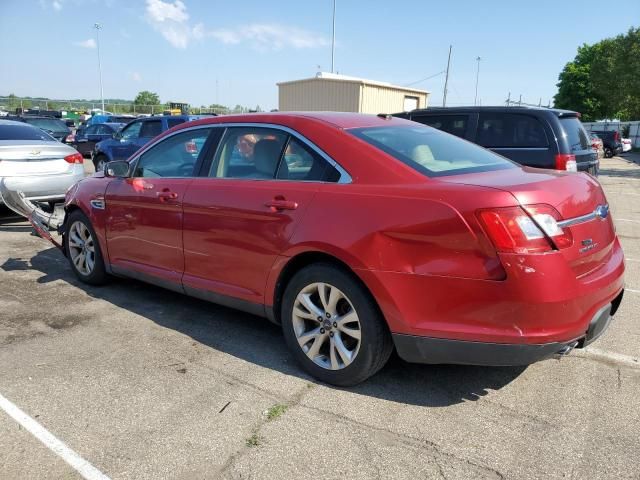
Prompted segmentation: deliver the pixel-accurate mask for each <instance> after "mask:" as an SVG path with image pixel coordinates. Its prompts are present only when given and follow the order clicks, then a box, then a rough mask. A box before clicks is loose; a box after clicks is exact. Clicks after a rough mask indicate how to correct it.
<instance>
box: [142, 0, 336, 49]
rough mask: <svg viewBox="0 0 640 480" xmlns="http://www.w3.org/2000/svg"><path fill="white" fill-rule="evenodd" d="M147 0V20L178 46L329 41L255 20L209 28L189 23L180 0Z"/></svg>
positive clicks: (262, 46) (265, 45)
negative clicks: (208, 41)
mask: <svg viewBox="0 0 640 480" xmlns="http://www.w3.org/2000/svg"><path fill="white" fill-rule="evenodd" d="M146 1H147V8H146V18H147V21H148V22H149V23H150V24H151V25H152V26H153V28H155V29H156V30H157V31H158V32H160V34H161V35H162V36H163V37H164V38H165V39H166V40H167V41H168V42H169V43H170V44H171V45H173V46H174V47H176V48H187V46H188V45H189V43H190V42H191V41H193V40H202V39H204V38H213V39H215V40H217V41H219V42H222V43H224V44H226V45H237V44H240V43H246V44H248V45H250V46H251V47H253V48H255V49H257V50H260V51H264V50H280V49H282V48H285V47H292V48H316V47H323V46H327V45H329V44H330V42H329V40H328V39H326V38H324V37H322V36H320V35H317V34H315V33H312V32H309V31H307V30H303V29H300V28H296V27H290V26H287V25H279V24H260V23H255V24H248V25H241V26H239V27H236V28H219V29H213V30H207V29H206V28H205V26H204V25H203V24H202V23H198V24H196V25H194V26H192V25H191V24H190V22H189V13H188V12H187V7H186V5H185V4H184V2H182V1H181V0H173V1H171V0H169V1H166V2H165V1H163V0H146Z"/></svg>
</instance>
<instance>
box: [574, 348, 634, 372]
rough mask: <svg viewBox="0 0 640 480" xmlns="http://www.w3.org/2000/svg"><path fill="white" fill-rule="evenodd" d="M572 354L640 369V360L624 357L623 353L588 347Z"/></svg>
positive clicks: (576, 350)
mask: <svg viewBox="0 0 640 480" xmlns="http://www.w3.org/2000/svg"><path fill="white" fill-rule="evenodd" d="M571 353H572V354H574V355H576V356H578V357H583V358H593V359H594V360H602V361H606V362H610V363H615V364H617V365H625V366H627V367H633V368H640V360H638V359H637V358H636V357H631V356H629V355H622V354H621V353H613V352H605V351H604V350H599V349H597V348H592V347H587V348H584V349H580V350H578V349H577V348H576V349H575V350H573V352H571Z"/></svg>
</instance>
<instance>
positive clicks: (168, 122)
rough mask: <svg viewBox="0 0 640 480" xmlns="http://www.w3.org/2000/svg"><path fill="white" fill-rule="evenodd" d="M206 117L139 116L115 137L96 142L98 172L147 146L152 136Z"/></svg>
mask: <svg viewBox="0 0 640 480" xmlns="http://www.w3.org/2000/svg"><path fill="white" fill-rule="evenodd" d="M200 118H205V116H202V115H176V116H164V117H144V118H138V119H136V120H134V121H133V122H130V123H128V124H127V125H126V126H125V127H124V128H123V129H122V130H120V131H119V132H117V133H116V134H115V135H114V136H113V138H109V139H107V140H103V141H101V142H99V143H97V144H96V146H95V148H94V150H93V155H92V159H93V164H94V166H95V168H96V172H98V171H101V170H102V169H103V168H104V164H105V163H107V162H113V161H114V160H126V159H127V158H129V157H130V156H131V155H133V154H134V153H135V152H137V151H138V150H140V148H142V147H143V146H145V145H146V144H147V143H148V142H149V141H150V140H151V139H152V138H154V137H157V136H158V135H160V134H161V133H162V132H164V131H166V130H169V129H170V128H173V127H175V126H176V125H179V124H181V123H184V122H190V121H191V120H198V119H200Z"/></svg>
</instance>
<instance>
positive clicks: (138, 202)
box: [105, 128, 211, 286]
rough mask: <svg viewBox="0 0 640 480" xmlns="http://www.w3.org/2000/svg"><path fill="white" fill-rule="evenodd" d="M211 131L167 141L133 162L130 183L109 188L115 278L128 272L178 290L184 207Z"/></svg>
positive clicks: (110, 244)
mask: <svg viewBox="0 0 640 480" xmlns="http://www.w3.org/2000/svg"><path fill="white" fill-rule="evenodd" d="M210 130H211V129H210V128H201V129H196V130H189V131H186V132H182V133H178V134H175V135H172V136H170V137H167V138H165V139H163V140H162V141H160V142H159V143H157V144H156V145H154V146H153V147H151V148H150V149H148V150H147V151H146V152H144V153H143V154H142V155H140V156H139V158H138V159H135V160H134V161H133V162H132V168H133V172H132V174H131V176H130V177H129V178H124V179H115V180H114V181H112V182H111V183H110V184H109V186H108V188H107V192H106V195H105V208H106V211H107V215H106V218H107V224H106V234H107V245H108V250H109V257H110V261H111V264H112V267H114V270H115V271H116V273H117V270H118V269H124V270H127V271H128V272H129V273H131V272H136V273H138V274H140V275H142V276H145V277H149V278H146V279H147V280H149V281H154V280H155V281H156V283H158V282H163V281H166V282H169V283H170V284H173V285H179V284H180V280H181V277H182V273H183V271H184V256H183V251H182V249H183V245H182V221H183V207H182V203H183V199H184V194H185V191H186V189H187V186H188V185H189V184H190V183H191V182H192V181H193V175H194V169H195V165H196V162H197V160H198V157H199V155H200V154H201V153H202V150H203V148H202V146H203V145H204V141H205V140H206V138H207V136H208V135H209V132H210ZM194 146H195V148H194ZM167 286H170V285H167Z"/></svg>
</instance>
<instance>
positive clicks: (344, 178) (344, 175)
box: [129, 122, 353, 184]
mask: <svg viewBox="0 0 640 480" xmlns="http://www.w3.org/2000/svg"><path fill="white" fill-rule="evenodd" d="M216 127H221V128H224V129H225V131H224V132H222V134H223V136H222V137H220V142H219V143H218V146H217V147H216V152H215V154H214V157H213V158H214V159H215V158H216V156H217V154H218V148H220V143H221V142H222V138H223V137H224V134H225V133H226V130H227V129H228V128H231V127H249V128H271V129H275V130H281V131H283V132H285V133H288V134H289V135H291V136H292V137H295V138H296V139H298V140H300V141H301V142H302V143H304V144H305V145H306V146H307V147H309V148H310V149H311V150H313V151H314V152H315V153H317V154H318V155H319V156H320V157H322V158H323V159H324V160H325V161H327V162H328V163H329V164H330V165H331V166H332V167H333V168H335V169H336V170H338V173H339V174H340V178H339V179H338V181H337V182H324V181H319V180H300V182H304V183H330V184H336V183H340V184H346V183H352V181H353V179H352V178H351V175H349V172H347V171H346V170H345V169H344V168H343V167H342V165H340V164H339V163H338V162H336V161H335V160H334V159H333V158H331V157H330V156H329V155H327V154H326V153H325V152H324V151H323V150H322V149H321V148H320V147H318V146H317V145H316V144H314V143H313V142H312V141H311V140H309V139H307V138H306V137H305V136H303V135H301V134H300V133H298V132H297V131H295V130H293V129H291V128H289V127H285V126H284V125H277V124H274V123H256V122H246V123H243V122H221V123H207V124H205V125H196V126H193V127H188V128H182V129H180V130H177V131H175V132H173V133H171V134H170V135H166V136H164V137H162V138H160V139H158V140H155V141H153V142H151V143H149V144H147V145H145V146H144V147H142V150H140V152H139V153H137V154H136V156H135V157H134V158H132V159H131V161H130V162H129V163H130V165H132V166H133V169H132V170H131V171H132V172H135V169H136V167H137V164H138V162H139V161H140V157H142V155H144V154H145V153H146V152H147V151H148V150H149V149H151V148H153V147H154V146H155V145H157V144H158V143H160V142H162V141H164V140H166V139H167V138H170V137H172V136H174V135H177V134H179V133H184V132H188V131H190V130H198V129H202V128H216ZM162 178H218V177H209V176H207V177H162ZM235 180H243V179H237V178H236V179H235ZM246 180H262V181H265V180H267V181H278V182H291V181H293V180H286V179H278V178H273V179H258V178H254V179H246ZM296 181H297V180H296Z"/></svg>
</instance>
